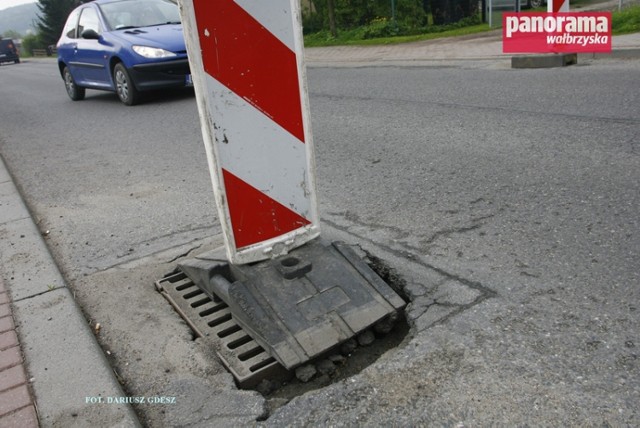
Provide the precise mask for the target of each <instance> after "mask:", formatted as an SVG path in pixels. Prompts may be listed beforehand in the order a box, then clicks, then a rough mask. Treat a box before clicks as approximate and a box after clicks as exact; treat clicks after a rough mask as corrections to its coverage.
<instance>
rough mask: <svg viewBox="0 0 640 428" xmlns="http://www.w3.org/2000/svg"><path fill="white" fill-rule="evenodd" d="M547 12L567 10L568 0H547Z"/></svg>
mask: <svg viewBox="0 0 640 428" xmlns="http://www.w3.org/2000/svg"><path fill="white" fill-rule="evenodd" d="M547 12H549V13H558V12H569V0H548V1H547Z"/></svg>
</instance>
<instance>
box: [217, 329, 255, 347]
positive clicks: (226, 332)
mask: <svg viewBox="0 0 640 428" xmlns="http://www.w3.org/2000/svg"><path fill="white" fill-rule="evenodd" d="M238 331H242V327H240V326H239V325H234V326H231V327H229V328H226V329H224V330H222V331H220V332H218V337H220V338H225V337H227V336H229V335H232V334H233V333H236V332H238ZM248 337H250V336H248ZM231 349H233V348H231Z"/></svg>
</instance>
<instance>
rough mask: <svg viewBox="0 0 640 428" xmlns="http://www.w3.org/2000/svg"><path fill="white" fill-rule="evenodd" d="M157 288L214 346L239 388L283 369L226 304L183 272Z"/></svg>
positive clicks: (194, 328) (203, 337) (166, 278)
mask: <svg viewBox="0 0 640 428" xmlns="http://www.w3.org/2000/svg"><path fill="white" fill-rule="evenodd" d="M156 288H157V289H158V290H159V291H160V292H161V293H162V295H163V296H164V297H165V298H166V299H167V300H168V301H169V302H170V303H171V305H172V306H173V307H174V308H175V309H176V311H177V312H178V313H179V314H180V316H181V317H182V318H183V319H184V320H185V321H186V322H187V324H188V325H189V326H190V327H191V329H192V330H193V331H194V332H195V333H196V334H197V335H198V336H199V337H200V338H202V340H204V341H205V342H207V343H209V344H210V345H212V346H213V347H214V349H215V350H216V353H217V355H218V357H219V358H220V360H221V361H222V363H223V364H224V365H225V367H226V368H227V369H228V370H229V371H230V372H231V374H233V376H234V377H235V379H236V381H237V382H238V384H239V386H240V387H241V388H252V387H254V386H255V385H257V384H258V383H259V382H260V381H261V380H262V379H264V378H266V377H268V376H271V375H273V374H276V373H280V372H284V371H285V369H284V368H283V367H282V366H281V365H280V364H279V363H278V362H277V361H276V360H275V358H273V357H272V356H271V355H269V354H268V353H267V352H266V351H265V350H264V348H262V347H261V346H260V345H259V344H258V343H257V342H256V341H255V340H254V339H253V338H252V337H251V336H250V335H249V334H248V333H247V332H246V331H245V330H244V329H243V328H242V327H241V326H240V325H239V324H238V323H237V322H236V321H235V320H234V319H233V316H232V315H231V310H230V309H229V307H228V306H227V304H226V303H224V302H223V301H222V299H220V298H219V297H218V296H216V295H215V294H213V296H212V297H213V298H211V297H209V296H208V295H207V293H205V292H204V291H203V290H201V289H200V288H199V287H198V286H197V285H195V284H194V283H193V282H192V281H191V280H190V279H189V278H188V277H187V276H186V275H185V274H184V273H183V272H181V271H178V272H177V273H174V274H171V275H168V276H166V277H165V278H163V279H161V280H158V281H156Z"/></svg>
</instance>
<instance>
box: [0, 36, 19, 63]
mask: <svg viewBox="0 0 640 428" xmlns="http://www.w3.org/2000/svg"><path fill="white" fill-rule="evenodd" d="M4 62H13V63H15V64H18V63H20V55H19V54H18V48H17V47H16V44H15V43H14V42H13V40H12V39H3V38H2V37H0V64H2V63H4Z"/></svg>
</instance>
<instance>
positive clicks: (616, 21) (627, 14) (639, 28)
mask: <svg viewBox="0 0 640 428" xmlns="http://www.w3.org/2000/svg"><path fill="white" fill-rule="evenodd" d="M590 1H592V0H582V1H581V2H582V3H583V4H588V3H589V2H590ZM577 3H578V2H572V4H577ZM545 10H546V9H542V8H541V10H540V11H545ZM612 18H613V19H612V32H613V34H614V35H619V34H629V33H637V32H640V5H634V6H630V7H627V8H625V9H623V10H622V11H620V12H618V11H617V10H616V11H614V12H613V13H612ZM367 29H368V28H367V27H362V28H355V29H352V30H342V31H339V32H338V37H332V36H331V34H329V32H328V31H321V32H318V33H314V34H308V35H306V36H305V37H304V44H305V46H307V47H318V46H349V45H359V46H367V45H391V44H398V43H407V42H417V41H421V40H431V39H438V38H443V37H459V36H466V35H470V34H477V33H483V32H486V31H491V30H495V29H496V28H490V27H489V25H488V24H475V25H469V26H463V27H458V28H451V29H446V28H441V29H433V28H432V29H431V32H424V33H421V34H413V35H408V36H386V37H375V38H365V37H363V34H364V33H365V32H366V31H367ZM434 30H435V31H434Z"/></svg>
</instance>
